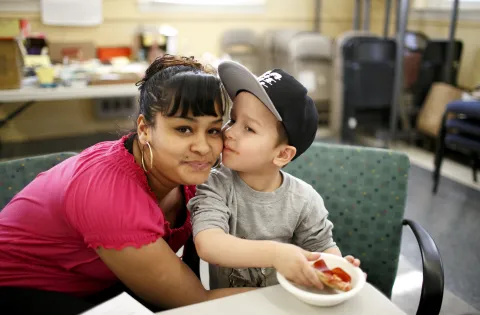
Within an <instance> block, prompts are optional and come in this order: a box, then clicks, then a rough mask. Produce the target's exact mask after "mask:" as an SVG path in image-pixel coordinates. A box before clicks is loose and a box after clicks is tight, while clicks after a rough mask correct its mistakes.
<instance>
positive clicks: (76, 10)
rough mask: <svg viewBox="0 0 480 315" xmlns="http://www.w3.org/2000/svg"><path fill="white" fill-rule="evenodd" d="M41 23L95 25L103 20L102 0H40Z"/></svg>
mask: <svg viewBox="0 0 480 315" xmlns="http://www.w3.org/2000/svg"><path fill="white" fill-rule="evenodd" d="M41 16H42V23H43V24H46V25H58V26H95V25H99V24H101V23H102V21H103V13H102V0H88V1H87V0H41Z"/></svg>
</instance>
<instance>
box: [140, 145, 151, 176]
mask: <svg viewBox="0 0 480 315" xmlns="http://www.w3.org/2000/svg"><path fill="white" fill-rule="evenodd" d="M146 144H147V146H148V149H150V170H151V169H152V168H153V151H152V146H151V145H150V143H149V142H148V141H147V142H146ZM144 152H145V145H143V147H142V167H143V170H144V171H145V174H148V173H149V171H148V170H147V168H146V167H145V161H144V157H143V155H144Z"/></svg>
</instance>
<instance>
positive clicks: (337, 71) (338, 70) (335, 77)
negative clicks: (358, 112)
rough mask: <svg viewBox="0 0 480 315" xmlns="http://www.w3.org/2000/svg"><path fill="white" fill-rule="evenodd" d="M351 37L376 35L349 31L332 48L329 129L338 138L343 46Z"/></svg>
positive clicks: (342, 78)
mask: <svg viewBox="0 0 480 315" xmlns="http://www.w3.org/2000/svg"><path fill="white" fill-rule="evenodd" d="M353 37H369V38H377V36H376V35H374V34H372V33H370V32H367V31H349V32H346V33H343V34H342V35H340V36H339V37H338V38H337V40H336V42H335V45H334V47H333V62H332V70H331V71H332V75H331V78H332V87H331V95H330V96H331V97H330V114H329V128H330V130H331V131H332V133H333V134H334V135H336V136H340V133H341V130H342V122H343V119H342V117H343V95H344V85H343V82H344V71H343V61H344V60H343V53H342V48H343V45H344V44H345V43H346V42H348V41H349V40H350V39H351V38H353Z"/></svg>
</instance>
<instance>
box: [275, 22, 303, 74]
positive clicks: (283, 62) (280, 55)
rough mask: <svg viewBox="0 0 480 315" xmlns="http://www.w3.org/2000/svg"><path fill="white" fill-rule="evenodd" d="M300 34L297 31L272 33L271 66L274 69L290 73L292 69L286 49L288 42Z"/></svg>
mask: <svg viewBox="0 0 480 315" xmlns="http://www.w3.org/2000/svg"><path fill="white" fill-rule="evenodd" d="M299 33H301V32H300V31H297V30H281V31H278V32H275V33H274V36H273V43H272V45H273V50H272V51H273V56H272V65H273V67H275V68H282V69H283V70H285V71H287V72H288V73H291V72H292V67H291V65H290V64H289V57H288V47H289V44H290V41H291V40H292V39H293V38H294V37H295V35H297V34H299Z"/></svg>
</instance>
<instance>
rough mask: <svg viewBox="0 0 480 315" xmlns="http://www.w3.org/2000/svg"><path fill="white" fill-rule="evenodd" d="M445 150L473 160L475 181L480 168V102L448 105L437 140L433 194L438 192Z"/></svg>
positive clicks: (460, 102)
mask: <svg viewBox="0 0 480 315" xmlns="http://www.w3.org/2000/svg"><path fill="white" fill-rule="evenodd" d="M445 148H449V149H452V150H455V151H459V152H463V153H465V154H467V155H468V156H469V157H470V159H471V165H472V172H473V181H475V182H477V170H478V167H479V166H480V163H479V155H480V101H455V102H452V103H450V104H448V105H447V109H446V110H445V113H444V114H443V119H442V127H441V130H440V134H439V136H438V139H437V152H436V155H435V171H434V174H433V180H434V184H433V193H436V192H437V190H438V184H439V181H440V168H441V166H442V160H443V156H444V154H445Z"/></svg>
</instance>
